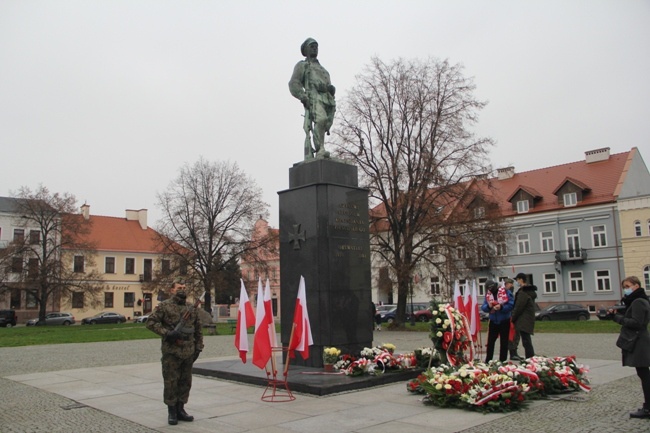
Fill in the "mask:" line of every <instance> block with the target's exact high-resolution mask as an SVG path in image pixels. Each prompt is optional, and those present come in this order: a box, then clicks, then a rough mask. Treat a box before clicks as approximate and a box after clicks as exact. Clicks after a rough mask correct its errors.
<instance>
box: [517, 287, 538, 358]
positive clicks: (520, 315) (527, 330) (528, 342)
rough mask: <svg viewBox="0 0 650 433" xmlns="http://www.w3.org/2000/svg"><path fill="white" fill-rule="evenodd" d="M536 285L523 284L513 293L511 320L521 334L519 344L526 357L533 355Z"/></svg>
mask: <svg viewBox="0 0 650 433" xmlns="http://www.w3.org/2000/svg"><path fill="white" fill-rule="evenodd" d="M536 292H537V287H536V286H533V285H524V286H521V287H519V290H517V293H516V294H515V308H514V309H513V310H512V322H513V323H514V324H515V329H516V330H517V331H519V334H520V335H521V344H522V345H523V346H524V352H525V356H526V358H531V357H533V356H535V349H534V348H533V340H532V338H531V336H532V335H533V334H534V333H535V299H537V293H536Z"/></svg>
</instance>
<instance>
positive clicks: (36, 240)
mask: <svg viewBox="0 0 650 433" xmlns="http://www.w3.org/2000/svg"><path fill="white" fill-rule="evenodd" d="M29 243H30V244H32V245H38V244H40V243H41V232H40V231H38V230H30V231H29Z"/></svg>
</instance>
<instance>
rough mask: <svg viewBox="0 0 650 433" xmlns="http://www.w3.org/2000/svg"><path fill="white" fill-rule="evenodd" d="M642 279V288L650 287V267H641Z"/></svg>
mask: <svg viewBox="0 0 650 433" xmlns="http://www.w3.org/2000/svg"><path fill="white" fill-rule="evenodd" d="M643 279H644V280H645V286H644V287H650V265H645V266H644V267H643Z"/></svg>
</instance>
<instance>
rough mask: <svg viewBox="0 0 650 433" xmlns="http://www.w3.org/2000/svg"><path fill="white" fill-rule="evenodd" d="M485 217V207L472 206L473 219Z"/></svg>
mask: <svg viewBox="0 0 650 433" xmlns="http://www.w3.org/2000/svg"><path fill="white" fill-rule="evenodd" d="M484 217H485V208H484V207H483V206H479V207H475V208H474V219H481V218H484Z"/></svg>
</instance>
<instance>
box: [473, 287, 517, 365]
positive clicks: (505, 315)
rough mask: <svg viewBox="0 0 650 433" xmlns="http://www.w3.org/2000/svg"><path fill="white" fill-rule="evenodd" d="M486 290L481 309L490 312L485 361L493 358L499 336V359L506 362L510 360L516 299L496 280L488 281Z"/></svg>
mask: <svg viewBox="0 0 650 433" xmlns="http://www.w3.org/2000/svg"><path fill="white" fill-rule="evenodd" d="M485 290H486V292H487V293H486V295H485V300H484V301H483V305H482V306H481V310H483V311H484V312H486V313H490V323H489V325H488V341H487V348H486V354H485V362H489V361H491V360H492V356H493V355H494V345H495V343H496V340H497V338H500V339H501V341H500V343H499V361H501V362H505V361H507V360H508V336H509V334H510V317H511V315H512V309H513V308H514V306H515V299H514V296H512V292H510V291H509V290H506V289H505V287H499V285H498V284H497V283H496V281H492V280H488V281H486V282H485Z"/></svg>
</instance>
